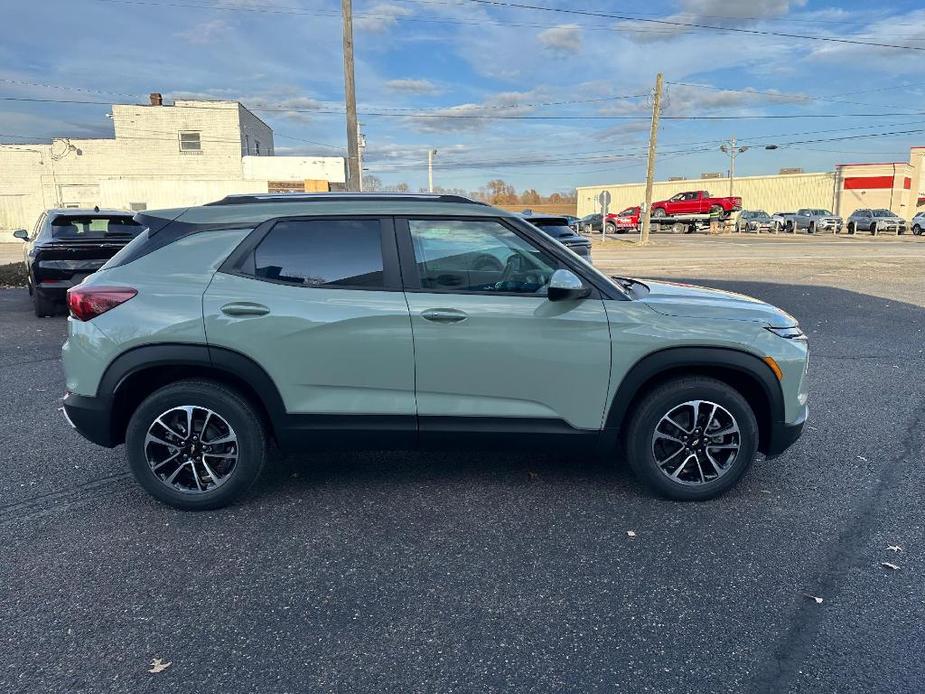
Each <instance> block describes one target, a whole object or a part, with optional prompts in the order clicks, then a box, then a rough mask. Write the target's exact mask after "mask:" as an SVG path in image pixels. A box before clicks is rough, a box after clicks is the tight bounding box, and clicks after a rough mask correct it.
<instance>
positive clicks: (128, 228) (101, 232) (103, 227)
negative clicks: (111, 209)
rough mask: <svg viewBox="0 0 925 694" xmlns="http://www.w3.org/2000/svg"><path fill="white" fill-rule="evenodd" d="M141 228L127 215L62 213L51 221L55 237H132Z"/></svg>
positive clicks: (82, 238)
mask: <svg viewBox="0 0 925 694" xmlns="http://www.w3.org/2000/svg"><path fill="white" fill-rule="evenodd" d="M141 229H142V227H140V226H138V224H136V223H135V220H133V219H132V218H131V217H130V216H128V215H124V216H113V215H85V216H78V215H62V216H60V217H57V218H55V219H54V220H52V222H51V235H52V238H55V239H75V240H88V241H89V240H93V239H105V238H134V237H135V236H137V235H138V233H139V232H140V231H141Z"/></svg>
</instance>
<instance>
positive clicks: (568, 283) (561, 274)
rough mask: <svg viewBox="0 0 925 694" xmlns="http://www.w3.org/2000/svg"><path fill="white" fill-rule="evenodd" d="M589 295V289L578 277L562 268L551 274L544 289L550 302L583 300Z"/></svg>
mask: <svg viewBox="0 0 925 694" xmlns="http://www.w3.org/2000/svg"><path fill="white" fill-rule="evenodd" d="M590 293H591V287H586V286H585V285H584V284H583V283H582V281H581V279H579V277H578V275H576V274H575V273H574V272H572V271H571V270H566V269H564V268H560V269H558V270H556V271H555V272H554V273H552V277H550V278H549V286H548V287H547V288H546V296H547V297H548V298H549V300H550V301H575V300H577V299H584V298H585V297H586V296H588V295H589V294H590Z"/></svg>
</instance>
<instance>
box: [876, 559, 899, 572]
mask: <svg viewBox="0 0 925 694" xmlns="http://www.w3.org/2000/svg"><path fill="white" fill-rule="evenodd" d="M880 566H882V567H883V568H884V569H892V570H893V571H896V570H897V569H899V567H898V566H896V564H891V563H890V562H888V561H882V562H880Z"/></svg>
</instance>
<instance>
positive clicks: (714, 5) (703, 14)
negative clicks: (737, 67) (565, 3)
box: [615, 0, 807, 43]
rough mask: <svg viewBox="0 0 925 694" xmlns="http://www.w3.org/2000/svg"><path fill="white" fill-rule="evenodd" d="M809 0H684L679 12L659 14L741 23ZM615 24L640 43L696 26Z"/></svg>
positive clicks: (681, 20) (779, 13)
mask: <svg viewBox="0 0 925 694" xmlns="http://www.w3.org/2000/svg"><path fill="white" fill-rule="evenodd" d="M806 2H807V0H735V2H732V1H731V0H681V2H680V10H681V11H680V12H678V13H676V14H672V15H668V16H667V17H660V18H658V19H662V20H664V21H666V22H678V23H679V24H680V25H684V24H707V25H710V26H731V27H741V26H746V25H750V24H756V23H758V22H761V21H762V20H765V19H775V18H777V17H783V16H785V15H787V14H789V13H790V11H791V10H793V9H797V8H800V7H803V6H804V5H805V4H806ZM615 28H616V29H617V30H619V31H623V32H629V33H630V34H631V36H632V38H633V39H634V40H635V41H637V42H639V43H649V42H653V41H664V40H667V39H671V38H673V37H676V36H679V35H681V34H686V33H689V32H691V31H694V27H687V26H679V25H671V24H657V23H652V22H638V21H629V20H628V21H622V22H617V23H616V25H615Z"/></svg>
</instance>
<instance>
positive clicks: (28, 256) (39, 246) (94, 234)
mask: <svg viewBox="0 0 925 694" xmlns="http://www.w3.org/2000/svg"><path fill="white" fill-rule="evenodd" d="M133 214H134V213H133V212H126V211H124V210H100V209H99V208H94V209H92V210H84V209H72V208H67V209H51V210H47V211H46V212H43V213H42V214H41V215H39V218H38V221H37V222H36V223H35V226H34V227H33V229H32V233H31V234H30V233H29V232H28V231H26V230H25V229H16V230H15V231H14V232H13V236H15V237H16V238H18V239H22V240H23V241H25V242H26V245H25V247H24V249H23V261H24V262H25V264H26V274H27V279H26V282H27V285H28V289H29V295H30V296H31V297H32V306H33V308H34V309H35V315H36V316H39V317H42V316H51V315H54V314H55V313H57V312H58V310H59V308H60V307H63V304H64V299H65V294H66V292H67V290H68V289H69V288H70V287H73V286H76V285H78V284H80V283H81V282H82V281H83V279H84V278H85V277H86V276H87V275H89V274H90V273H92V272H96V271H97V270H98V269H99V268H100V267H101V266H102V265H103V263H105V262H106V261H107V260H109V259H110V258H111V257H112V256H113V255H115V254H116V253H117V252H118V251H119V250H121V249H122V248H123V247H124V246H125V245H126V244H127V243H128V242H129V241H131V240H132V239H133V238H135V236H136V235H137V234H138V232H140V231H141V227H140V226H138V225H137V224H136V223H135V222H134V221H133V219H132V215H133Z"/></svg>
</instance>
